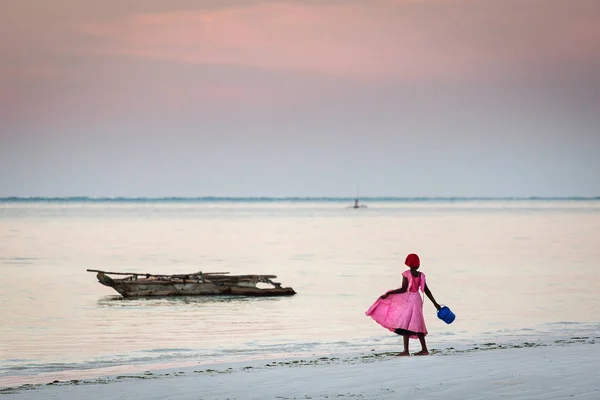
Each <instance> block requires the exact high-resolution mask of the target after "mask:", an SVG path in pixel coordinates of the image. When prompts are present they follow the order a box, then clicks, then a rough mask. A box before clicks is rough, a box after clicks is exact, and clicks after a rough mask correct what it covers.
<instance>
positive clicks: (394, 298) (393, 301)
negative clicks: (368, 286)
mask: <svg viewBox="0 0 600 400" xmlns="http://www.w3.org/2000/svg"><path fill="white" fill-rule="evenodd" d="M404 263H405V264H406V265H407V266H408V267H409V268H410V269H409V270H406V271H404V272H403V273H402V287H401V288H399V289H395V290H390V291H388V292H387V293H385V294H384V295H382V296H381V297H379V298H378V299H377V301H375V303H373V305H372V306H371V307H370V308H369V309H368V310H367V312H366V314H367V315H368V316H370V317H371V318H373V319H374V320H375V322H377V323H378V324H379V325H381V326H383V327H384V328H387V329H389V330H390V331H392V332H395V333H397V334H398V335H402V337H403V339H404V351H403V352H402V353H399V354H398V355H399V356H409V355H410V353H409V352H408V339H409V338H411V339H419V341H420V342H421V351H420V352H418V353H415V356H426V355H429V351H428V350H427V344H426V343H425V335H427V328H426V327H425V318H424V317H423V298H422V297H421V294H420V293H419V290H420V291H421V292H423V293H425V294H426V295H427V297H429V300H431V302H432V303H433V305H434V306H435V308H436V309H438V310H439V309H440V305H439V304H438V303H437V302H436V301H435V299H434V298H433V295H432V294H431V291H430V290H429V288H428V287H427V283H426V282H425V274H424V273H422V272H419V271H418V269H419V266H420V265H421V262H420V260H419V256H418V255H416V254H409V255H408V256H407V257H406V261H405V262H404Z"/></svg>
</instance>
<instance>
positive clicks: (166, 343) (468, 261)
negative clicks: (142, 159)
mask: <svg viewBox="0 0 600 400" xmlns="http://www.w3.org/2000/svg"><path fill="white" fill-rule="evenodd" d="M0 207H2V208H3V209H4V212H3V213H0V254H2V258H1V259H0V281H2V282H5V283H8V284H5V285H3V289H2V291H0V307H1V311H2V324H1V325H0V337H1V338H2V340H1V341H0V365H1V368H0V380H1V379H2V377H3V376H4V377H6V376H11V375H15V374H23V375H32V374H35V373H38V372H41V371H48V370H53V371H58V370H67V369H71V368H72V369H84V368H108V367H111V366H114V365H126V364H132V363H156V362H171V361H174V360H195V361H196V362H210V361H215V360H216V361H219V360H223V359H227V358H232V357H250V358H252V357H271V356H273V355H276V354H313V353H321V352H323V353H327V352H337V351H340V352H348V351H355V350H356V351H363V350H364V351H369V350H371V349H374V348H375V349H394V348H396V347H397V346H399V345H400V340H399V339H398V337H396V335H394V334H391V333H390V332H387V331H385V330H384V329H382V328H380V327H379V326H378V325H377V324H376V323H374V322H373V321H372V320H370V319H369V318H367V317H366V316H365V315H364V312H365V311H366V309H367V308H368V307H369V306H370V305H371V303H372V302H373V301H375V299H376V298H377V297H378V296H379V295H380V294H382V293H383V292H385V291H387V290H389V289H391V288H396V287H399V286H400V284H401V275H400V274H401V272H402V271H403V270H404V268H405V267H404V266H403V265H402V262H403V260H404V257H405V256H406V254H407V253H409V252H417V253H419V254H420V255H421V259H422V269H421V270H422V271H423V272H424V273H425V274H426V275H427V279H428V285H429V286H430V288H431V290H432V292H433V294H434V296H435V297H436V299H437V300H438V302H440V303H442V304H447V305H448V306H449V307H450V308H451V309H452V311H453V312H454V313H455V314H456V315H457V319H456V321H455V322H454V323H453V324H451V325H446V324H444V323H443V322H441V321H440V320H438V319H437V318H436V315H435V309H434V308H433V306H432V305H431V304H430V303H429V302H428V301H427V302H426V304H425V309H424V312H425V318H426V321H427V326H428V329H429V333H430V335H429V336H428V343H429V345H430V347H431V348H436V346H453V347H457V346H459V345H460V344H461V343H467V342H472V341H473V340H479V339H481V338H485V339H486V340H489V339H493V340H494V341H498V340H501V339H502V338H511V337H516V336H523V335H532V336H533V337H536V336H537V337H539V336H540V335H550V334H552V333H553V332H555V333H556V332H558V333H560V334H563V333H564V332H574V331H582V330H587V331H593V330H594V329H597V326H598V322H599V321H600V318H599V317H598V315H597V310H598V309H600V297H599V296H597V288H598V287H600V274H598V273H597V262H598V260H600V246H598V241H597V238H598V237H600V201H596V202H577V203H572V202H558V201H554V202H543V201H540V202H529V203H526V204H525V205H523V204H521V203H519V202H516V203H511V202H510V201H501V202H490V201H484V202H473V201H471V202H466V203H461V202H460V201H459V202H455V203H448V202H447V203H443V204H441V205H440V204H438V203H428V202H423V203H419V202H416V203H414V204H413V203H402V202H400V203H398V204H387V203H386V204H385V205H384V206H383V207H381V208H378V207H377V204H376V203H373V204H370V205H369V208H368V209H365V210H361V211H360V212H358V213H357V212H356V210H346V209H343V208H341V207H339V204H333V205H332V204H321V203H310V202H309V203H302V204H301V205H300V206H298V207H297V206H296V204H294V203H287V204H251V205H244V204H218V205H217V206H216V207H213V205H211V204H192V205H189V204H168V205H161V204H154V205H152V207H155V208H156V209H159V210H160V212H149V209H150V208H149V206H148V205H139V204H136V203H128V204H126V205H120V204H118V203H114V204H109V205H106V204H104V205H103V204H101V203H100V204H79V205H77V206H73V207H71V206H69V205H67V206H61V205H57V204H53V205H45V204H43V203H41V204H26V205H19V204H14V203H13V204H10V206H8V205H6V204H0ZM87 268H90V269H101V270H102V269H103V270H107V269H108V270H116V271H133V272H139V273H146V272H148V273H158V274H160V273H163V274H164V273H168V274H178V273H189V272H190V271H198V270H202V271H205V272H208V271H226V272H230V273H232V274H274V275H278V279H277V281H279V282H281V283H282V285H283V286H291V287H293V288H294V290H296V292H297V293H298V294H297V295H295V296H291V297H258V298H257V297H237V296H186V297H170V298H128V299H124V298H122V297H121V296H119V295H117V294H116V293H115V292H114V291H113V289H111V288H107V287H105V286H102V285H100V284H99V283H98V282H97V280H96V276H95V274H93V273H88V272H86V271H85V270H86V269H87ZM555 323H560V325H552V324H555ZM567 323H568V324H571V325H567ZM586 324H589V325H586Z"/></svg>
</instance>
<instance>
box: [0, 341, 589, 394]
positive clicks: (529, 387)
mask: <svg viewBox="0 0 600 400" xmlns="http://www.w3.org/2000/svg"><path fill="white" fill-rule="evenodd" d="M598 344H600V342H598V341H597V338H595V337H594V338H580V339H579V338H571V340H570V341H565V342H564V343H557V344H554V345H548V344H535V343H530V342H524V343H523V344H522V345H515V346H511V347H506V346H502V345H498V346H492V345H490V346H486V347H482V348H474V349H467V350H454V351H435V350H432V354H431V355H430V356H427V357H416V356H412V357H408V358H406V357H396V356H395V354H396V353H397V352H396V351H394V352H374V351H373V352H370V353H369V354H364V353H363V354H354V355H330V356H327V357H296V358H279V359H270V360H269V359H266V360H253V361H237V362H230V363H220V364H203V365H199V364H197V363H196V364H195V365H189V366H185V367H184V366H178V367H168V368H160V367H158V366H157V367H158V368H157V369H152V370H147V371H144V372H140V373H126V372H123V373H120V374H118V375H116V374H115V375H104V376H102V377H98V378H96V379H72V380H66V381H57V382H47V383H45V384H25V385H20V386H18V387H9V388H6V387H5V388H3V389H0V394H1V395H3V397H4V396H6V398H14V399H33V398H42V397H43V398H49V399H51V398H56V399H59V398H60V399H78V398H102V399H108V398H115V399H117V398H121V397H119V396H122V394H123V393H130V394H136V395H139V396H140V397H141V398H148V399H164V398H171V397H177V398H178V399H198V398H214V399H221V398H223V399H224V398H229V399H255V398H256V399H260V398H276V397H278V398H287V399H307V398H311V399H317V398H327V397H351V398H397V397H398V396H400V395H402V394H407V391H408V392H409V393H411V394H412V395H415V396H419V397H423V394H425V395H434V394H435V395H436V396H438V395H439V396H441V397H442V396H450V397H448V398H457V399H458V398H461V399H462V398H479V397H477V393H476V391H474V388H479V389H478V390H482V391H485V393H486V395H485V397H486V398H500V397H503V396H508V397H509V398H516V399H529V398H531V399H533V398H541V397H542V396H543V398H550V399H552V398H555V399H559V398H565V397H569V396H571V397H573V396H574V397H575V398H583V399H588V398H589V399H592V398H598V397H600V379H598V378H599V377H600V376H599V375H598V372H597V369H596V364H597V360H598V359H600V346H598ZM407 365H410V366H411V367H410V368H406V366H407ZM399 368H400V369H399ZM429 369H431V370H429ZM302 382H304V383H302ZM567 382H568V384H567ZM563 383H564V385H563ZM444 385H445V386H444ZM175 388H176V393H177V395H176V396H175V395H174V394H173V393H172V391H173V390H175ZM200 388H202V389H201V390H200ZM248 388H254V389H253V390H254V392H251V391H248V390H247V389H248ZM517 389H518V390H517ZM265 390H266V391H265ZM567 392H568V393H567ZM200 393H202V394H200ZM479 393H483V392H479ZM494 396H496V397H494ZM552 396H555V397H552ZM582 396H583V397H582Z"/></svg>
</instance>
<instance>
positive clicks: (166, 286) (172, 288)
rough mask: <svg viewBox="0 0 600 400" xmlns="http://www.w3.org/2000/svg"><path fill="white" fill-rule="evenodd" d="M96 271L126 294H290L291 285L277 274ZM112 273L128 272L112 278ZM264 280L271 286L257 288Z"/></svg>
mask: <svg viewBox="0 0 600 400" xmlns="http://www.w3.org/2000/svg"><path fill="white" fill-rule="evenodd" d="M87 271H88V272H96V273H97V274H96V278H98V282H100V283H101V284H103V285H104V286H108V287H111V288H113V289H114V290H116V291H117V292H118V293H119V294H121V295H122V296H123V297H146V296H216V295H239V296H291V295H294V294H296V292H295V291H294V289H292V288H291V287H281V283H278V282H273V281H272V279H274V278H277V275H229V272H194V273H191V274H177V275H154V274H145V273H139V272H107V271H100V270H97V269H88V270H87ZM109 275H126V276H125V277H124V278H111V277H110V276H109ZM258 283H265V284H268V285H270V287H266V288H262V287H257V286H256V285H257V284H258Z"/></svg>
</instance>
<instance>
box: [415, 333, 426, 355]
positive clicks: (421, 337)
mask: <svg viewBox="0 0 600 400" xmlns="http://www.w3.org/2000/svg"><path fill="white" fill-rule="evenodd" d="M418 336H419V342H421V351H420V352H418V353H415V356H428V355H429V350H427V344H426V343H425V335H424V334H422V333H419V334H418Z"/></svg>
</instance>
